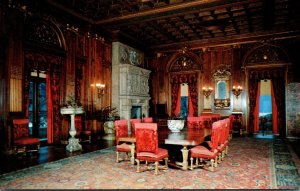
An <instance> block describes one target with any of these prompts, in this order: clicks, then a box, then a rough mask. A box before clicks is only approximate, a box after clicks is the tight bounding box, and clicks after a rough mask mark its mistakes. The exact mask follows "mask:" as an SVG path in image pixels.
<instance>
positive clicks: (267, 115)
mask: <svg viewBox="0 0 300 191" xmlns="http://www.w3.org/2000/svg"><path fill="white" fill-rule="evenodd" d="M259 88H260V95H259V133H262V134H263V135H265V134H272V133H273V124H272V93H271V80H268V79H264V80H261V81H260V87H259Z"/></svg>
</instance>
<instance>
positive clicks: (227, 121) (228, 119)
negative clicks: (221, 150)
mask: <svg viewBox="0 0 300 191" xmlns="http://www.w3.org/2000/svg"><path fill="white" fill-rule="evenodd" d="M224 120H225V125H226V134H225V140H229V131H230V125H231V119H230V118H229V117H228V118H226V119H224Z"/></svg>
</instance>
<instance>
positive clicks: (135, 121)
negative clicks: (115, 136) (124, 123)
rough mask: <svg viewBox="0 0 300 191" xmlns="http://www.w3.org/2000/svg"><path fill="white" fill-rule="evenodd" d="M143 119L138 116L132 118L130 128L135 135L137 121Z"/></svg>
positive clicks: (139, 121)
mask: <svg viewBox="0 0 300 191" xmlns="http://www.w3.org/2000/svg"><path fill="white" fill-rule="evenodd" d="M141 122H142V120H141V119H139V118H137V119H130V130H131V134H132V135H134V134H135V123H141Z"/></svg>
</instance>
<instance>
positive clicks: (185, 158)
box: [176, 146, 189, 170]
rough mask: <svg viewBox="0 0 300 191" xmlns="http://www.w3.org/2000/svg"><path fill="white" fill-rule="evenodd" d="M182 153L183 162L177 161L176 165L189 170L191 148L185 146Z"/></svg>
mask: <svg viewBox="0 0 300 191" xmlns="http://www.w3.org/2000/svg"><path fill="white" fill-rule="evenodd" d="M181 153H182V162H176V165H180V166H182V167H181V169H182V170H188V164H189V163H188V155H189V150H188V149H187V146H183V148H182V149H181Z"/></svg>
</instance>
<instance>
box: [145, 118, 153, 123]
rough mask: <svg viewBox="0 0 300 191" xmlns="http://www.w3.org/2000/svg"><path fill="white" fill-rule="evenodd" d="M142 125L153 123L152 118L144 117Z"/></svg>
mask: <svg viewBox="0 0 300 191" xmlns="http://www.w3.org/2000/svg"><path fill="white" fill-rule="evenodd" d="M143 123H153V118H152V117H144V118H143Z"/></svg>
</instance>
